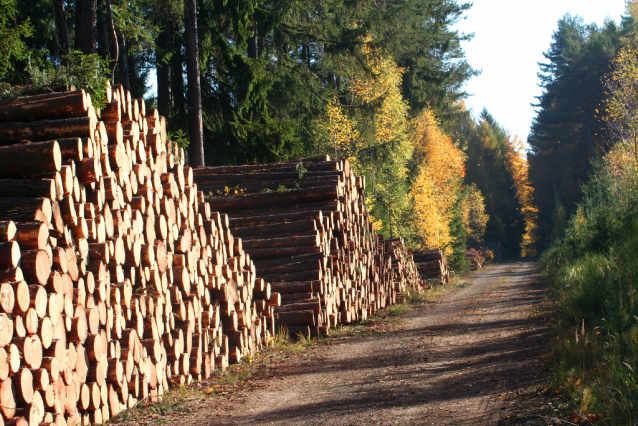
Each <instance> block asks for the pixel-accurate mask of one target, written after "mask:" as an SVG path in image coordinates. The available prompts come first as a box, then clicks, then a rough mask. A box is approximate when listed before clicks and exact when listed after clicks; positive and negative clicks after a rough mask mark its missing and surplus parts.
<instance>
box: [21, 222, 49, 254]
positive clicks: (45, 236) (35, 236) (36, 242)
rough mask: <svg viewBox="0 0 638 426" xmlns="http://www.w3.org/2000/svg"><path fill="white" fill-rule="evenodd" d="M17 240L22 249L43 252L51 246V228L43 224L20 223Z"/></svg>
mask: <svg viewBox="0 0 638 426" xmlns="http://www.w3.org/2000/svg"><path fill="white" fill-rule="evenodd" d="M17 228H18V232H17V235H16V240H17V241H18V243H19V244H20V248H21V249H23V250H24V249H38V250H43V249H45V248H46V247H47V246H48V245H49V227H48V226H47V225H45V224H44V223H42V222H19V223H18V224H17Z"/></svg>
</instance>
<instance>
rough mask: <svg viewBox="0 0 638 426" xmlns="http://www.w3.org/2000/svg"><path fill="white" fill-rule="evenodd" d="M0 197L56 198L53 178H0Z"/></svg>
mask: <svg viewBox="0 0 638 426" xmlns="http://www.w3.org/2000/svg"><path fill="white" fill-rule="evenodd" d="M0 173H2V172H0ZM0 197H2V198H4V197H47V198H50V199H52V200H55V199H56V198H57V192H56V185H55V180H53V179H0Z"/></svg>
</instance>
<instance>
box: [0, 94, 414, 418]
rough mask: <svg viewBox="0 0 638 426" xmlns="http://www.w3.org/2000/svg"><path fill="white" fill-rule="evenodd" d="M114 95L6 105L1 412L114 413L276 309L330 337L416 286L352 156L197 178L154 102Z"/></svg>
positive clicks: (217, 363) (271, 322)
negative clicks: (377, 229)
mask: <svg viewBox="0 0 638 426" xmlns="http://www.w3.org/2000/svg"><path fill="white" fill-rule="evenodd" d="M107 98H108V105H107V106H106V108H105V109H103V110H102V111H96V110H95V109H94V108H93V106H92V105H91V100H90V97H89V96H88V95H87V94H86V93H84V92H83V91H82V90H76V91H72V92H63V93H49V94H45V95H38V96H29V97H21V98H16V99H11V100H2V101H0V414H1V416H0V420H3V421H5V422H6V423H7V424H15V425H23V424H28V425H39V424H51V423H54V424H57V425H65V424H68V425H77V424H80V423H88V422H90V423H96V424H99V423H103V422H105V421H106V420H108V419H109V418H110V417H112V416H114V415H116V414H118V413H119V412H121V411H122V410H123V409H126V408H130V407H133V406H134V405H135V404H136V403H137V402H138V401H140V400H142V399H146V398H150V399H154V398H157V397H159V396H161V395H162V394H163V393H164V392H165V391H166V389H167V388H168V387H169V386H170V385H171V384H172V383H177V384H183V383H189V382H191V381H192V380H194V379H195V380H197V379H200V378H205V377H207V376H209V375H210V374H211V372H212V370H213V369H215V368H225V367H226V366H227V365H228V364H229V363H234V362H239V361H240V360H241V358H242V357H243V356H244V355H250V354H252V353H254V352H255V351H257V350H259V349H260V348H261V347H263V346H264V345H265V344H267V342H270V341H272V339H271V338H272V337H273V335H274V333H275V332H276V329H275V326H276V319H277V318H278V320H279V322H280V324H285V325H286V326H287V328H288V330H289V331H290V332H292V333H293V334H294V333H304V334H317V333H320V332H328V329H329V327H331V326H334V325H336V324H340V323H349V322H352V321H355V320H357V319H362V318H365V317H366V316H367V315H368V314H370V313H374V312H376V311H377V310H378V309H379V308H382V307H384V306H386V305H388V304H390V303H394V301H395V300H396V295H397V290H399V289H401V288H403V287H404V286H405V285H414V283H413V281H415V280H416V277H415V275H414V268H413V263H412V259H411V256H410V253H409V252H408V251H406V250H405V249H404V247H403V245H402V242H401V241H400V240H384V239H383V237H382V236H380V235H376V234H375V233H374V231H373V228H372V226H371V224H370V218H369V216H368V214H367V210H366V208H365V205H364V203H363V191H364V186H365V182H364V180H363V178H361V177H355V176H354V175H353V174H352V173H351V171H350V168H349V165H348V163H347V161H330V160H329V159H328V158H327V157H326V158H315V159H309V160H304V161H303V162H302V166H298V163H281V164H273V165H265V166H259V165H257V166H254V165H250V166H236V167H225V168H206V169H199V170H197V171H196V173H194V171H193V170H192V169H191V168H190V167H187V166H186V165H185V163H184V158H185V156H184V152H183V150H182V149H180V148H175V147H174V146H173V144H172V143H171V142H170V141H168V140H167V137H166V122H165V120H164V118H163V117H160V116H159V115H158V113H157V111H156V110H150V111H146V110H145V106H144V102H143V101H142V100H135V99H131V97H130V94H129V93H128V92H125V91H124V90H122V87H121V86H114V87H112V88H110V89H109V90H108V92H107ZM283 188H290V189H291V190H290V191H288V190H286V191H284V190H283ZM264 190H270V192H264ZM204 191H205V192H206V193H213V194H215V195H216V196H214V197H211V198H209V199H208V201H207V200H206V199H205V197H204ZM235 191H237V192H238V193H239V195H237V196H235V195H229V196H221V195H222V194H224V195H226V194H233V193H234V192H235ZM229 215H230V217H231V219H229ZM257 271H260V274H261V275H258V273H257ZM1 423H2V422H0V424H1Z"/></svg>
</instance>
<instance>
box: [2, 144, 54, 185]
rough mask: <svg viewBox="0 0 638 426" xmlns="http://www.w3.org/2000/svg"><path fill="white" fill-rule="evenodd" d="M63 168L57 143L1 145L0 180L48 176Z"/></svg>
mask: <svg viewBox="0 0 638 426" xmlns="http://www.w3.org/2000/svg"><path fill="white" fill-rule="evenodd" d="M61 167H62V154H61V152H60V146H59V145H58V143H57V142H56V141H53V142H34V143H20V144H16V145H7V146H1V144H0V178H11V177H29V176H41V175H47V174H51V173H54V172H57V171H60V168H61Z"/></svg>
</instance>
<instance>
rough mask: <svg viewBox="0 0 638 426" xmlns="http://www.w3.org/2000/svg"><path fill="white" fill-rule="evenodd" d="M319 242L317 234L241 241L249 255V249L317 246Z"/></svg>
mask: <svg viewBox="0 0 638 426" xmlns="http://www.w3.org/2000/svg"><path fill="white" fill-rule="evenodd" d="M320 242H321V240H320V238H319V234H318V233H315V235H300V236H286V237H282V238H263V239H254V240H247V241H243V240H242V244H243V247H244V249H246V250H248V251H249V253H250V250H251V249H266V248H280V247H302V246H318V245H319V244H320ZM251 256H252V255H251Z"/></svg>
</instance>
